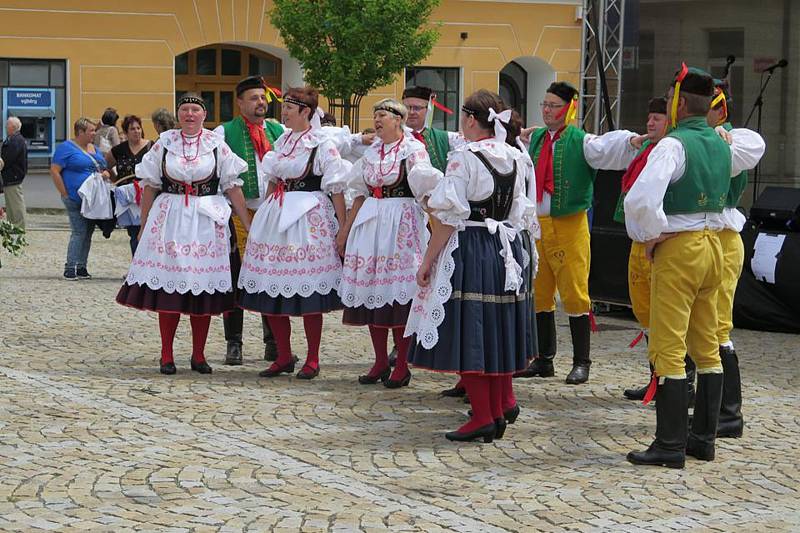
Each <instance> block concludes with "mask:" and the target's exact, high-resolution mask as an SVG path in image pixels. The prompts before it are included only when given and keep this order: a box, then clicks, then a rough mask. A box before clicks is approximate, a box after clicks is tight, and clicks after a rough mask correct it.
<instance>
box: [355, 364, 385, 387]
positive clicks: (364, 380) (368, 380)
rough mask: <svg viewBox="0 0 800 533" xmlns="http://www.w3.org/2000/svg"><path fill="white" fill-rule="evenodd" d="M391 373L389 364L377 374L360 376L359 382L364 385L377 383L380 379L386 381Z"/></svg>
mask: <svg viewBox="0 0 800 533" xmlns="http://www.w3.org/2000/svg"><path fill="white" fill-rule="evenodd" d="M391 373H392V369H391V368H389V367H388V366H387V367H386V369H385V370H384V371H383V372H381V373H380V374H378V375H377V376H370V375H369V374H364V375H363V376H358V382H359V383H361V384H362V385H375V384H376V383H377V382H379V381H381V382H384V381H386V380H387V379H389V375H390V374H391Z"/></svg>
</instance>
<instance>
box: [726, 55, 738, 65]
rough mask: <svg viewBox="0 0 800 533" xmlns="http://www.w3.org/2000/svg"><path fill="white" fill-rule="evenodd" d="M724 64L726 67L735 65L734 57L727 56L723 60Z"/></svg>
mask: <svg viewBox="0 0 800 533" xmlns="http://www.w3.org/2000/svg"><path fill="white" fill-rule="evenodd" d="M725 63H726V64H728V65H733V64H734V63H736V56H734V55H730V56H728V57H727V58H726V59H725Z"/></svg>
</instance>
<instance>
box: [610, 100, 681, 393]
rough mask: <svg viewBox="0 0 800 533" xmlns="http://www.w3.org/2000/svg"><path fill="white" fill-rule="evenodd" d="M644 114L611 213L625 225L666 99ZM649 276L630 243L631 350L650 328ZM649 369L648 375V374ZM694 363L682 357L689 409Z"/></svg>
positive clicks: (664, 118) (659, 131)
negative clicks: (643, 129) (642, 131)
mask: <svg viewBox="0 0 800 533" xmlns="http://www.w3.org/2000/svg"><path fill="white" fill-rule="evenodd" d="M647 111H648V115H647V140H646V141H645V142H644V143H643V144H642V147H641V149H640V150H639V153H638V154H637V155H636V157H635V158H634V160H633V161H632V162H631V164H630V165H629V166H628V168H627V170H626V171H625V174H624V175H623V176H622V189H621V191H622V192H621V193H620V195H619V201H618V202H617V209H616V211H615V212H614V220H615V221H616V222H619V223H620V224H625V210H624V207H623V203H624V201H625V195H626V194H627V192H628V191H629V190H630V189H631V187H633V184H634V183H635V182H636V178H638V177H639V174H640V173H641V172H642V169H644V166H645V164H647V156H648V155H650V152H652V151H653V149H654V148H655V147H656V144H658V142H659V141H660V140H661V139H663V138H664V136H665V135H666V134H667V132H668V131H669V116H668V114H667V99H666V98H664V97H663V96H659V97H657V98H653V99H651V100H650V102H649V104H648V110H647ZM650 275H651V263H650V260H649V259H648V258H647V257H646V255H645V246H644V244H643V243H641V242H633V243H632V244H631V253H630V256H629V257H628V294H629V295H630V298H631V307H632V308H633V315H634V316H635V317H636V320H637V321H638V322H639V325H640V326H641V327H642V333H640V334H639V337H637V338H636V339H635V340H634V342H633V343H631V347H633V346H635V344H636V343H637V342H638V341H639V340H640V339H641V338H642V337H647V330H648V328H649V327H650ZM652 370H653V369H652V366H651V368H650V372H651V373H652ZM694 373H695V367H694V361H692V359H691V357H689V356H686V386H687V393H688V395H689V406H690V407H691V406H692V404H693V403H694ZM647 387H648V385H644V386H643V387H637V388H632V389H625V391H624V392H623V395H624V396H625V398H627V399H628V400H643V399H644V396H645V393H646V392H647Z"/></svg>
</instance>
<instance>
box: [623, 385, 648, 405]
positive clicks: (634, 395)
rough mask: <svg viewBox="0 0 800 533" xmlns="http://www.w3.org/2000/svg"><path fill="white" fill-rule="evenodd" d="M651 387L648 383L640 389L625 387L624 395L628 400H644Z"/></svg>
mask: <svg viewBox="0 0 800 533" xmlns="http://www.w3.org/2000/svg"><path fill="white" fill-rule="evenodd" d="M649 387H650V384H649V383H648V384H647V385H645V386H644V387H642V388H639V389H625V390H624V391H623V392H622V395H623V396H625V399H626V400H639V401H641V400H644V395H645V394H647V389H648V388H649Z"/></svg>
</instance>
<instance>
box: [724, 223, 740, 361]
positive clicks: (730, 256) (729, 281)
mask: <svg viewBox="0 0 800 533" xmlns="http://www.w3.org/2000/svg"><path fill="white" fill-rule="evenodd" d="M719 241H720V243H721V245H722V284H721V285H720V287H719V293H718V294H717V319H718V321H719V328H718V329H717V342H718V343H719V344H721V345H722V344H725V343H727V342H730V340H731V330H732V329H733V295H734V294H735V293H736V284H737V283H738V282H739V276H740V275H741V274H742V265H743V263H744V243H742V237H741V236H740V235H739V234H738V233H736V232H735V231H733V230H729V229H726V230H722V231H720V232H719Z"/></svg>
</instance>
